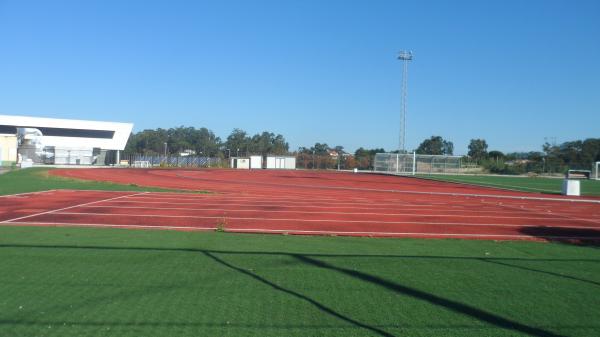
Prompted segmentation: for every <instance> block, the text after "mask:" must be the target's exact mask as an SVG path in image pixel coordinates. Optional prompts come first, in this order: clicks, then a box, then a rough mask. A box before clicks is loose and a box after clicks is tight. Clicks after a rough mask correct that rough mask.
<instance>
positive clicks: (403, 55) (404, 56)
mask: <svg viewBox="0 0 600 337" xmlns="http://www.w3.org/2000/svg"><path fill="white" fill-rule="evenodd" d="M412 59H413V55H412V51H406V50H403V51H401V52H400V53H398V60H401V61H402V110H401V112H400V142H399V144H398V151H399V152H400V153H406V145H405V141H406V90H407V85H408V77H407V76H408V62H409V61H412Z"/></svg>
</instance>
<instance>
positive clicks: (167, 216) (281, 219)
mask: <svg viewBox="0 0 600 337" xmlns="http://www.w3.org/2000/svg"><path fill="white" fill-rule="evenodd" d="M52 214H54V215H92V216H98V215H100V216H117V217H134V218H135V217H138V218H174V219H228V220H259V221H298V222H330V223H366V224H389V225H394V224H402V225H453V226H481V227H540V226H543V225H541V224H521V225H518V224H499V223H491V224H474V223H462V222H427V221H370V220H336V219H295V218H253V217H231V216H201V215H156V214H110V213H94V212H58V211H56V212H53V213H52ZM548 227H552V228H556V227H560V228H581V229H598V228H599V227H598V226H563V225H552V226H548Z"/></svg>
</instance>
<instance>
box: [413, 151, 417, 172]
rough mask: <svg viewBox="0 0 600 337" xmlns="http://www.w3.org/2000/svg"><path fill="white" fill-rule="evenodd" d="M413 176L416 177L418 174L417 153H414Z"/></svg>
mask: <svg viewBox="0 0 600 337" xmlns="http://www.w3.org/2000/svg"><path fill="white" fill-rule="evenodd" d="M412 166H413V167H412V175H413V176H414V175H415V174H416V172H417V151H413V165H412Z"/></svg>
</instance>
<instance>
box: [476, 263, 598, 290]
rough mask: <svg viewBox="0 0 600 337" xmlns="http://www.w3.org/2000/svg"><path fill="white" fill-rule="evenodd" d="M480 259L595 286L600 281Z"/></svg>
mask: <svg viewBox="0 0 600 337" xmlns="http://www.w3.org/2000/svg"><path fill="white" fill-rule="evenodd" d="M481 261H485V262H488V263H495V264H498V265H501V266H506V267H511V268H516V269H521V270H527V271H531V272H535V273H540V274H546V275H551V276H556V277H559V278H565V279H569V280H573V281H579V282H584V283H589V284H593V285H596V286H600V282H595V281H590V280H586V279H583V278H579V277H574V276H570V275H565V274H559V273H555V272H551V271H546V270H539V269H535V268H531V267H524V266H518V265H514V264H511V263H506V262H505V261H498V260H489V259H481Z"/></svg>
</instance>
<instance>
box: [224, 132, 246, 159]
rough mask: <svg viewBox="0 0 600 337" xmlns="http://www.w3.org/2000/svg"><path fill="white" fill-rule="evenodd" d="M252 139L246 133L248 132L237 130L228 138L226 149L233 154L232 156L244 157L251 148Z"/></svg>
mask: <svg viewBox="0 0 600 337" xmlns="http://www.w3.org/2000/svg"><path fill="white" fill-rule="evenodd" d="M250 141H251V139H250V137H249V136H248V134H247V133H246V131H244V130H242V129H238V128H235V129H233V131H231V133H230V134H229V136H227V140H226V141H225V144H224V145H225V148H226V149H229V150H230V151H231V152H230V154H231V156H238V155H240V153H241V155H244V153H246V152H248V150H249V148H250Z"/></svg>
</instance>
